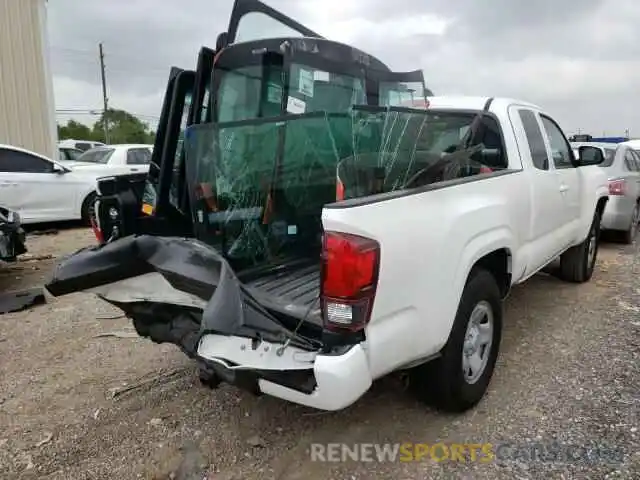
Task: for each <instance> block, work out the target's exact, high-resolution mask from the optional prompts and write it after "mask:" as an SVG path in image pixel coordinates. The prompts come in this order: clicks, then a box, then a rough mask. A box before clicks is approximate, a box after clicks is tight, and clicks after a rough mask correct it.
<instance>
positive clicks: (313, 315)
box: [244, 262, 322, 327]
mask: <svg viewBox="0 0 640 480" xmlns="http://www.w3.org/2000/svg"><path fill="white" fill-rule="evenodd" d="M244 284H245V286H246V287H247V288H248V289H249V291H250V292H251V294H253V295H254V296H255V297H256V299H257V300H259V301H260V303H261V304H263V305H265V306H266V307H267V308H270V309H273V310H276V311H280V312H282V313H284V314H287V315H291V316H294V317H298V318H305V320H306V322H308V323H312V324H314V325H317V326H319V327H322V317H321V314H320V303H319V301H318V299H319V295H320V264H319V262H318V264H316V265H305V266H301V267H298V268H295V269H289V268H285V269H278V270H277V271H274V272H271V273H267V274H265V275H261V276H260V277H258V278H256V279H253V280H249V281H245V282H244Z"/></svg>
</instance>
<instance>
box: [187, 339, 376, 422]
mask: <svg viewBox="0 0 640 480" xmlns="http://www.w3.org/2000/svg"><path fill="white" fill-rule="evenodd" d="M197 358H198V360H199V361H200V362H201V363H202V364H204V365H205V366H206V367H207V368H209V369H210V370H211V372H213V373H214V374H215V375H216V376H217V377H218V378H219V379H220V380H222V381H224V382H226V383H230V384H233V385H236V386H239V387H241V388H244V389H247V390H250V391H253V392H254V393H264V394H267V395H270V396H273V397H277V398H280V399H282V400H287V401H289V402H293V403H297V404H300V405H305V406H308V407H311V408H316V409H319V410H328V411H335V410H341V409H343V408H346V407H348V406H349V405H351V404H353V403H354V402H356V401H357V400H358V399H359V398H360V397H362V395H364V394H365V393H366V392H367V390H369V388H370V387H371V384H372V378H371V373H370V371H369V364H368V361H367V356H366V353H365V350H364V348H363V346H362V345H361V344H358V345H354V346H352V347H350V348H349V349H348V350H346V351H345V352H343V353H341V354H339V355H337V354H331V355H324V354H320V353H317V352H309V351H305V350H302V349H299V348H296V347H292V346H288V347H287V348H285V349H282V345H280V344H273V343H270V342H264V341H263V342H260V343H256V342H255V341H252V340H251V339H247V338H241V337H234V336H223V335H205V336H203V337H202V339H201V340H200V343H199V345H198V350H197Z"/></svg>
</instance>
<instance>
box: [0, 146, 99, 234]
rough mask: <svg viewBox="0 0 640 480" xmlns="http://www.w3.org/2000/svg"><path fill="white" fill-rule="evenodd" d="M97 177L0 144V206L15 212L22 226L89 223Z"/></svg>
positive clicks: (20, 149) (92, 173)
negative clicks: (43, 223) (70, 221)
mask: <svg viewBox="0 0 640 480" xmlns="http://www.w3.org/2000/svg"><path fill="white" fill-rule="evenodd" d="M99 176H100V175H99V174H96V173H95V172H92V171H90V170H87V171H80V170H76V169H74V168H73V167H68V166H65V165H64V163H63V162H57V161H54V160H51V159H49V158H47V157H44V156H42V155H39V154H37V153H34V152H30V151H28V150H24V149H22V148H18V147H12V146H10V145H2V144H0V205H3V206H4V207H7V208H8V209H10V210H14V211H16V212H18V214H19V215H20V218H21V221H22V224H25V225H26V224H33V223H42V222H57V221H64V220H81V219H82V220H84V221H85V222H87V223H88V222H89V220H90V218H91V216H92V215H93V206H94V203H95V191H96V184H97V182H96V180H97V178H98V177H99Z"/></svg>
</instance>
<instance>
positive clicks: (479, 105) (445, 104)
mask: <svg viewBox="0 0 640 480" xmlns="http://www.w3.org/2000/svg"><path fill="white" fill-rule="evenodd" d="M489 100H491V107H492V110H501V109H504V110H506V109H507V108H509V106H511V105H520V106H524V107H529V108H531V109H534V110H541V107H539V106H538V105H535V104H533V103H530V102H526V101H523V100H518V99H514V98H509V97H488V96H486V97H483V96H467V95H451V96H448V95H437V96H433V97H429V108H443V109H461V110H482V109H483V108H484V107H485V105H486V104H487V102H488V101H489Z"/></svg>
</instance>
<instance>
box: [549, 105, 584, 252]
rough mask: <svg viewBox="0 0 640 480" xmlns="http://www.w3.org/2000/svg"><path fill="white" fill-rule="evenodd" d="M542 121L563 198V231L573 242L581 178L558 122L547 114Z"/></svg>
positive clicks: (575, 231) (578, 223)
mask: <svg viewBox="0 0 640 480" xmlns="http://www.w3.org/2000/svg"><path fill="white" fill-rule="evenodd" d="M540 121H541V124H542V128H543V132H544V135H545V137H546V141H547V148H548V149H549V158H551V161H552V162H553V168H554V169H555V173H556V178H557V181H558V191H559V192H560V195H561V198H562V205H563V208H562V210H560V211H559V212H561V213H562V215H563V217H564V219H563V223H564V226H563V229H562V231H563V233H564V238H565V241H566V244H569V243H573V242H574V240H575V239H576V235H577V234H578V229H579V227H580V212H581V209H580V196H581V193H582V192H580V186H581V183H580V178H579V174H578V170H577V169H576V167H575V166H574V165H573V161H572V159H573V153H572V151H571V145H570V144H569V142H568V141H567V139H566V137H565V136H564V133H562V130H561V129H560V127H559V126H558V124H557V123H556V122H555V121H554V120H553V119H552V118H551V117H548V116H547V115H544V114H542V113H541V114H540Z"/></svg>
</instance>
